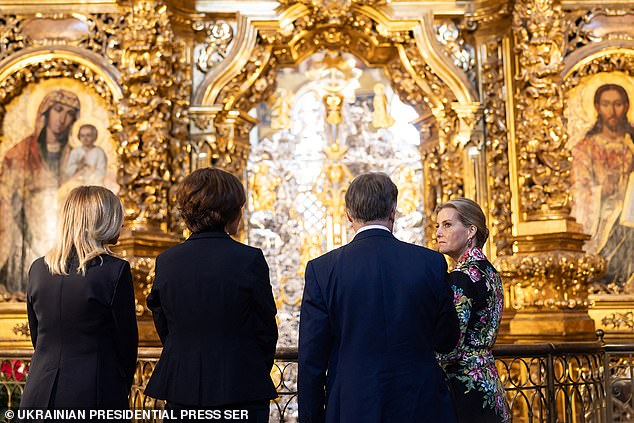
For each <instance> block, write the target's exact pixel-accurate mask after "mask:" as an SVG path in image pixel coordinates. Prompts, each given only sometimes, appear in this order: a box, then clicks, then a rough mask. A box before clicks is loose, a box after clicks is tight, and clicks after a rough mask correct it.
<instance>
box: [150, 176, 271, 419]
mask: <svg viewBox="0 0 634 423" xmlns="http://www.w3.org/2000/svg"><path fill="white" fill-rule="evenodd" d="M177 202H178V206H179V208H180V211H181V214H182V216H183V219H184V220H185V223H186V224H187V227H188V228H189V229H190V230H191V231H192V235H191V236H190V237H189V238H188V239H187V240H186V241H185V242H183V243H182V244H179V245H177V246H175V247H172V248H170V249H168V250H167V251H165V252H164V253H162V254H160V255H159V256H158V257H157V259H156V269H155V272H156V276H155V279H154V285H153V286H152V292H151V293H150V295H149V296H148V299H147V304H148V307H149V308H150V309H151V310H152V314H153V316H154V324H155V326H156V330H157V332H158V334H159V337H160V338H161V342H162V343H163V353H162V354H161V358H160V360H159V362H158V364H157V365H156V368H155V369H154V373H153V374H152V377H151V378H150V381H149V383H148V385H147V388H146V389H145V393H146V394H147V395H149V396H152V397H154V398H160V399H164V400H166V401H167V406H166V409H168V410H173V412H174V415H175V416H176V417H178V416H181V415H185V414H187V413H186V412H187V410H197V409H198V410H212V411H214V412H215V413H218V414H215V416H218V417H224V416H225V411H227V410H246V412H247V413H248V420H247V419H244V416H243V417H242V418H243V420H242V421H248V422H257V423H261V422H268V416H269V401H270V400H271V399H274V398H276V397H277V393H276V391H275V387H274V385H273V382H272V381H271V377H270V371H271V367H272V366H273V357H274V355H275V346H276V343H277V324H276V322H275V314H276V312H277V310H276V307H275V301H274V300H273V292H272V289H271V284H270V282H269V268H268V266H267V264H266V261H265V260H264V255H263V254H262V250H260V249H258V248H253V247H249V246H246V245H244V244H241V243H239V242H237V241H235V240H233V239H232V238H231V237H230V236H229V235H234V234H236V233H237V231H238V227H239V224H240V219H241V216H242V207H243V206H244V204H245V202H246V196H245V193H244V188H243V186H242V184H241V182H240V180H239V179H238V178H236V177H235V176H233V175H232V174H230V173H227V172H225V171H222V170H219V169H210V168H207V169H199V170H196V171H195V172H193V173H192V174H191V175H189V176H187V177H186V178H185V179H184V180H183V182H182V185H181V186H180V187H179V189H178V191H177ZM181 413H182V414H181ZM177 421H188V419H187V418H183V419H181V420H177ZM219 421H224V420H219Z"/></svg>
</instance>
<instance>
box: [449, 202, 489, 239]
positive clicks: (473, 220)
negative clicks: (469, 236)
mask: <svg viewBox="0 0 634 423" xmlns="http://www.w3.org/2000/svg"><path fill="white" fill-rule="evenodd" d="M448 208H449V209H454V210H456V211H457V212H458V219H460V222H462V224H463V225H465V226H471V225H473V226H475V227H476V229H477V230H476V234H475V246H476V247H479V248H482V247H483V246H484V243H485V242H486V241H487V239H488V238H489V229H488V228H487V224H486V217H485V216H484V212H483V211H482V208H481V207H480V205H479V204H478V203H476V202H475V201H473V200H470V199H469V198H464V197H458V198H453V199H451V200H449V201H447V202H445V203H443V204H441V205H440V206H438V207H437V208H436V214H438V212H439V211H441V210H442V209H448Z"/></svg>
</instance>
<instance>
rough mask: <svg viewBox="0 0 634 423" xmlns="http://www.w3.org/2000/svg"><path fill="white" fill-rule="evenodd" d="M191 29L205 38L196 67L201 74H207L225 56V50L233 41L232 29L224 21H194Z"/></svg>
mask: <svg viewBox="0 0 634 423" xmlns="http://www.w3.org/2000/svg"><path fill="white" fill-rule="evenodd" d="M192 28H193V29H194V31H196V32H201V33H203V34H204V36H205V39H204V43H205V48H204V49H203V50H202V51H201V52H200V53H199V55H198V58H197V59H196V65H197V66H198V69H200V70H201V71H202V72H209V70H210V69H211V68H213V67H214V66H215V65H217V64H218V63H220V62H222V61H223V60H224V58H225V56H226V55H227V48H228V47H229V44H230V43H231V41H232V40H233V28H232V27H231V25H230V24H229V23H227V22H225V21H215V22H199V21H196V22H194V23H192Z"/></svg>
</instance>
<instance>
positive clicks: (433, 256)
mask: <svg viewBox="0 0 634 423" xmlns="http://www.w3.org/2000/svg"><path fill="white" fill-rule="evenodd" d="M397 241H398V245H399V248H400V249H401V251H406V252H408V253H410V254H413V255H417V256H419V257H420V258H421V259H423V260H432V261H433V260H444V259H445V258H444V256H443V255H442V254H440V253H439V252H438V251H434V250H432V249H431V248H427V247H423V246H422V245H416V244H410V243H409V242H405V241H399V240H397Z"/></svg>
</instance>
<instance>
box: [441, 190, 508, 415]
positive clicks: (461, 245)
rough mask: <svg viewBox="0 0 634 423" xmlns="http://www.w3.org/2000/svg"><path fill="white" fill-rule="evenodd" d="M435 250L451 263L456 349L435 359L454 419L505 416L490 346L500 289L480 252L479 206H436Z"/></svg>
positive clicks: (483, 231)
mask: <svg viewBox="0 0 634 423" xmlns="http://www.w3.org/2000/svg"><path fill="white" fill-rule="evenodd" d="M437 222H438V223H437V231H436V237H437V239H438V251H440V252H441V253H443V254H446V255H448V256H449V257H451V258H452V259H453V260H454V261H455V262H456V266H455V268H454V270H453V271H452V272H451V273H450V274H449V282H450V283H451V286H452V288H453V291H454V305H455V306H456V310H457V312H458V319H459V321H460V341H459V343H458V346H457V348H456V349H455V350H454V351H453V352H451V353H449V354H445V355H439V357H438V358H439V361H440V364H441V365H442V367H443V368H444V369H445V372H446V373H447V377H448V379H449V384H450V386H451V388H452V391H453V394H454V401H455V404H456V414H457V417H458V422H468V423H494V422H495V423H498V422H502V423H506V422H510V421H511V415H510V410H509V406H508V404H507V402H506V399H505V393H504V387H503V386H502V383H501V381H500V377H499V375H498V372H497V369H496V368H495V360H494V359H493V354H492V352H491V348H492V347H493V344H494V343H495V339H496V337H497V334H498V329H499V328H500V320H501V319H502V308H503V306H504V293H503V291H502V280H501V279H500V275H499V274H498V272H497V271H496V270H495V268H494V267H493V266H492V265H491V263H489V261H488V260H487V258H486V257H485V255H484V254H483V253H482V246H483V245H484V243H485V241H486V240H487V237H488V235H489V230H488V229H487V227H486V221H485V217H484V213H483V212H482V209H481V208H480V206H478V204H477V203H475V202H474V201H472V200H469V199H467V198H456V199H453V200H450V201H448V202H446V203H444V204H442V205H441V206H440V207H438V218H437Z"/></svg>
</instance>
